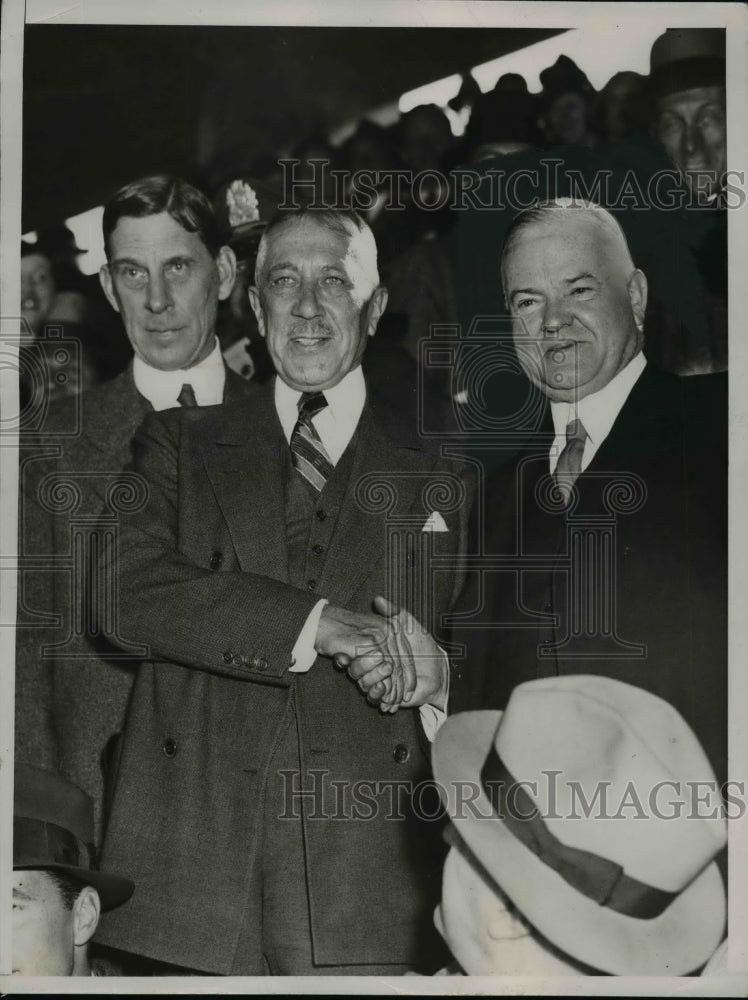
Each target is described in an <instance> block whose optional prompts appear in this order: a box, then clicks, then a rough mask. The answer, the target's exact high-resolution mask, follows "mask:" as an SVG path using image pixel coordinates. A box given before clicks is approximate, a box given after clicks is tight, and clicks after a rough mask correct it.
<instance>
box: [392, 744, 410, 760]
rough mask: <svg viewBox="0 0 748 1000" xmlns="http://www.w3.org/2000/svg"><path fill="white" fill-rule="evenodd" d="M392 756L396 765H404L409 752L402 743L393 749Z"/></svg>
mask: <svg viewBox="0 0 748 1000" xmlns="http://www.w3.org/2000/svg"><path fill="white" fill-rule="evenodd" d="M392 756H393V757H394V759H395V763H396V764H404V763H405V761H406V760H408V758H409V757H410V750H409V749H408V748H407V747H406V746H405V744H404V743H398V744H397V746H396V747H395V749H394V750H393V751H392Z"/></svg>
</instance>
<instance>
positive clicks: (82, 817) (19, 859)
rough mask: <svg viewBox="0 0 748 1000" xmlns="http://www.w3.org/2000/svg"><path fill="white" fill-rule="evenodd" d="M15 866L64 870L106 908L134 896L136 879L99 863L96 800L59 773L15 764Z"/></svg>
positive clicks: (55, 870) (117, 904)
mask: <svg viewBox="0 0 748 1000" xmlns="http://www.w3.org/2000/svg"><path fill="white" fill-rule="evenodd" d="M13 868H14V869H39V870H43V871H52V872H62V873H65V874H67V875H72V876H73V878H77V879H80V880H81V882H83V883H85V884H86V885H92V886H93V887H94V889H96V890H97V892H98V893H99V896H100V898H101V906H102V909H104V910H110V909H112V908H113V907H115V906H119V905H120V904H121V903H124V902H125V901H126V900H128V899H129V898H130V896H131V895H132V893H133V889H134V886H133V883H132V882H131V881H130V880H129V879H126V878H121V877H120V876H119V875H110V874H109V873H108V872H101V871H98V870H97V869H96V867H95V866H94V846H93V802H92V801H91V798H90V796H88V795H87V794H86V793H85V792H84V791H83V790H82V789H81V788H78V786H77V785H74V784H73V783H72V782H70V781H66V780H65V778H62V777H60V775H59V774H52V773H51V772H50V771H43V770H41V769H40V768H38V767H32V766H31V765H30V764H16V767H15V786H14V792H13Z"/></svg>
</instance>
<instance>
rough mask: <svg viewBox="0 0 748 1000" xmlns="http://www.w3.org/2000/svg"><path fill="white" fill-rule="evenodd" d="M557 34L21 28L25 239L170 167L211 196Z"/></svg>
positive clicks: (514, 30) (532, 31) (436, 30)
mask: <svg viewBox="0 0 748 1000" xmlns="http://www.w3.org/2000/svg"><path fill="white" fill-rule="evenodd" d="M560 31H561V29H553V28H549V29H521V28H497V29H490V30H489V29H485V28H481V29H477V28H476V29H473V28H401V27H398V28H311V27H291V28H289V27H208V28H206V27H181V26H180V27H173V26H165V27H161V26H159V27H153V26H148V27H143V26H137V27H130V26H115V27H112V26H109V25H65V26H62V25H30V26H28V27H27V28H26V32H25V52H24V128H23V222H22V232H28V231H30V230H32V229H38V228H40V227H43V226H46V225H49V224H50V223H53V222H55V221H58V220H60V219H63V218H69V217H70V216H73V215H76V214H78V213H79V212H83V211H86V210H87V209H89V208H92V207H94V206H96V205H100V204H102V203H103V202H105V201H106V200H107V198H108V197H109V196H110V195H111V194H112V192H113V191H114V190H115V189H116V188H117V187H119V186H120V185H122V184H124V183H126V182H127V181H130V180H132V179H133V178H134V177H137V176H142V175H144V174H147V173H152V172H165V171H172V172H176V173H178V174H181V175H182V176H185V177H187V178H188V179H190V180H192V181H194V182H196V183H198V184H202V185H204V186H205V187H208V188H210V187H211V186H214V185H216V184H218V183H220V181H221V180H223V179H224V175H225V174H227V173H231V172H233V175H234V176H236V172H237V171H242V170H246V171H249V170H251V169H252V167H253V165H255V164H256V163H257V162H258V161H259V160H261V159H262V158H263V157H265V158H266V157H275V156H278V155H279V154H282V153H284V152H287V151H288V150H289V149H290V148H291V147H292V146H293V145H294V144H295V143H297V142H300V141H301V140H303V139H305V138H306V137H307V136H309V135H310V134H311V133H313V132H315V131H318V130H321V131H329V130H331V129H334V128H336V127H337V126H339V125H341V124H343V123H345V122H347V121H350V120H354V119H356V118H359V117H364V116H365V115H366V113H367V112H368V111H370V110H372V109H374V108H377V107H380V106H381V105H383V104H387V103H389V102H393V101H396V100H397V99H398V98H399V97H400V95H401V94H403V93H405V92H406V91H408V90H412V89H413V88H415V87H419V86H422V85H423V84H426V83H430V82H432V81H434V80H438V79H441V78H443V77H445V76H449V75H451V74H452V73H459V72H464V71H467V70H469V69H470V68H471V67H472V66H476V65H478V64H480V63H483V62H487V61H489V60H491V59H496V58H498V57H499V56H502V55H506V54H507V53H509V52H513V51H515V50H517V49H521V48H524V47H525V46H527V45H532V44H535V43H536V42H540V41H542V40H543V39H545V38H549V37H551V36H553V35H556V34H559V33H560Z"/></svg>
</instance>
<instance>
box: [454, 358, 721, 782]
mask: <svg viewBox="0 0 748 1000" xmlns="http://www.w3.org/2000/svg"><path fill="white" fill-rule="evenodd" d="M547 431H548V433H546V434H545V435H540V436H539V438H538V441H537V444H536V445H534V446H533V447H532V448H531V449H529V450H527V451H526V452H524V453H523V454H522V455H521V456H520V457H519V458H518V460H516V462H514V463H511V464H510V465H509V466H508V467H506V468H504V469H501V470H499V471H498V472H495V473H492V474H490V475H489V476H488V477H487V479H486V483H485V493H484V495H483V497H482V502H481V503H480V504H478V503H477V504H476V507H475V517H474V518H473V522H472V527H471V533H470V534H471V542H470V550H471V552H478V550H479V549H480V550H481V551H482V553H483V555H485V556H488V557H490V556H499V557H500V559H499V560H497V561H495V563H494V564H493V566H492V568H490V569H488V570H487V571H486V570H484V571H481V572H478V571H472V572H469V573H468V576H467V580H466V586H465V591H464V593H463V594H462V596H461V598H460V601H459V605H458V609H457V615H458V616H459V619H460V620H459V622H457V623H456V624H455V628H454V630H453V638H454V640H455V642H457V643H459V644H460V645H461V646H462V647H463V649H464V650H465V657H464V658H463V659H462V660H461V661H460V662H455V671H454V675H453V688H452V697H451V701H450V705H451V710H452V711H459V710H467V709H472V708H503V707H504V706H505V705H506V702H507V699H508V697H509V694H510V693H511V691H512V688H513V687H514V686H515V685H517V684H520V683H522V682H523V681H528V680H533V679H535V678H537V677H548V676H554V675H564V674H586V673H590V674H602V675H605V676H607V677H612V678H614V679H616V680H621V681H625V682H627V683H630V684H635V685H637V686H639V687H643V688H645V689H646V690H648V691H651V692H653V693H654V694H656V695H659V696H660V697H662V698H664V699H665V700H667V701H669V702H670V703H671V704H673V705H674V706H675V707H676V708H677V709H678V711H679V712H680V713H681V714H682V715H683V717H684V718H685V720H686V721H687V722H688V723H689V725H690V726H691V727H692V728H693V730H694V731H695V733H696V735H697V736H698V737H699V739H700V740H701V742H702V744H703V745H704V747H705V749H706V752H707V755H708V756H709V758H710V760H711V762H712V766H713V767H714V770H715V772H716V775H717V777H718V779H719V780H720V781H724V780H725V777H726V751H727V736H726V731H727V396H726V377H725V376H723V375H705V376H693V377H688V378H678V377H677V376H674V375H669V374H665V373H662V372H658V371H657V370H655V369H653V368H651V367H647V368H646V369H645V370H644V372H643V374H642V375H641V377H640V378H639V379H638V381H637V382H636V384H635V385H634V387H633V389H632V391H631V393H630V395H629V396H628V398H627V400H626V402H625V404H624V406H623V408H622V409H621V411H620V413H619V415H618V417H617V419H616V421H615V423H614V425H613V427H612V429H611V431H610V434H609V435H608V437H607V438H606V439H605V441H604V442H603V444H602V445H601V446H600V448H599V450H598V452H597V453H596V454H595V456H594V458H593V460H592V462H591V464H590V465H589V467H588V468H587V469H586V470H585V471H584V472H583V473H582V474H581V476H580V477H579V479H578V480H577V482H576V492H577V497H576V500H575V501H574V504H573V505H572V507H570V508H569V509H568V510H566V509H563V508H559V507H558V506H556V507H554V506H553V503H552V502H551V500H550V499H549V496H548V486H549V485H550V483H549V476H548V472H549V466H548V451H549V447H550V444H551V442H552V441H553V430H552V426H551V425H550V421H549V425H548V427H547ZM507 557H508V558H507ZM502 559H503V560H504V561H503V562H502V561H501V560H502ZM486 565H488V564H486ZM684 777H686V776H684Z"/></svg>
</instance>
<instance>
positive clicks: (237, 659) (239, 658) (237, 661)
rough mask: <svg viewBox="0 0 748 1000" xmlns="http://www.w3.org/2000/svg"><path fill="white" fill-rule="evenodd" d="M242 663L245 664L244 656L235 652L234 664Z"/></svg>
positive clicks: (240, 664)
mask: <svg viewBox="0 0 748 1000" xmlns="http://www.w3.org/2000/svg"><path fill="white" fill-rule="evenodd" d="M244 664H245V658H244V657H243V656H239V654H238V653H237V655H236V656H235V657H234V666H235V667H243V666H244Z"/></svg>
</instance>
